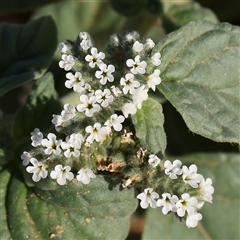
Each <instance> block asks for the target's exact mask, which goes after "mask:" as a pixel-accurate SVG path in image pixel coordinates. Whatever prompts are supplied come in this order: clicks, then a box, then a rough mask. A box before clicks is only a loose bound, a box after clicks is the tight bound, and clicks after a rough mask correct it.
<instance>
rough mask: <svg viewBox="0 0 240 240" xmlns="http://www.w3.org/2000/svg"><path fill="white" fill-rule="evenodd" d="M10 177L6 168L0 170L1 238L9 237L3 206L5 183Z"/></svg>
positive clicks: (4, 207) (5, 190) (6, 183)
mask: <svg viewBox="0 0 240 240" xmlns="http://www.w3.org/2000/svg"><path fill="white" fill-rule="evenodd" d="M9 179H10V173H9V172H8V171H6V170H4V171H1V172H0V212H1V214H0V233H1V239H4V240H5V239H6V240H7V239H11V236H10V232H9V229H8V225H7V213H6V206H5V197H6V193H7V185H8V182H9Z"/></svg>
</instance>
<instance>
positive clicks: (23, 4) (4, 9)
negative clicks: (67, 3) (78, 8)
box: [0, 0, 58, 13]
mask: <svg viewBox="0 0 240 240" xmlns="http://www.w3.org/2000/svg"><path fill="white" fill-rule="evenodd" d="M56 1H58V0H41V1H39V0H15V1H8V0H1V8H0V13H8V12H11V11H14V12H16V11H29V10H31V9H33V8H36V7H39V6H41V5H44V4H48V3H51V2H56Z"/></svg>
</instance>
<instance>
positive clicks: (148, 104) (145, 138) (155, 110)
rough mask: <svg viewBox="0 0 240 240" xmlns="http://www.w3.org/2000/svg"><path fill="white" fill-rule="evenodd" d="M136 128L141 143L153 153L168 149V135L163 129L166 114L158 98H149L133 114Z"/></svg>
mask: <svg viewBox="0 0 240 240" xmlns="http://www.w3.org/2000/svg"><path fill="white" fill-rule="evenodd" d="M132 120H133V123H134V126H135V129H136V136H137V137H138V138H139V139H140V142H141V144H142V145H143V146H144V148H146V149H147V150H149V151H150V152H151V153H158V152H161V153H162V154H164V151H165V149H166V135H165V132H164V129H163V123H164V115H163V113H162V106H161V104H160V103H158V102H157V101H156V100H154V99H152V98H148V99H147V100H146V101H144V102H143V104H142V108H141V109H138V111H137V113H136V114H134V115H133V116H132Z"/></svg>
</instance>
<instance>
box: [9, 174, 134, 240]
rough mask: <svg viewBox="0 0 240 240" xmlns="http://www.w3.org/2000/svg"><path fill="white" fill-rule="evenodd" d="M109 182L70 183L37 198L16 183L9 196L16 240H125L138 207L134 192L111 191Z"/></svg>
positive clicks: (11, 226)
mask: <svg viewBox="0 0 240 240" xmlns="http://www.w3.org/2000/svg"><path fill="white" fill-rule="evenodd" d="M106 179H107V178H106ZM107 181H108V179H107ZM107 181H106V180H105V179H104V178H103V177H102V176H97V178H96V179H92V180H91V182H90V184H88V185H83V184H81V183H79V182H77V183H68V185H66V186H59V187H58V189H57V190H55V191H41V190H39V191H37V195H36V194H35V193H34V192H32V191H31V190H30V189H29V190H27V189H26V186H25V185H24V184H23V183H22V182H20V181H19V180H17V179H13V180H12V182H11V184H10V186H9V190H8V192H9V194H8V196H7V209H8V216H9V227H10V230H11V235H12V237H13V239H24V238H26V237H28V238H29V239H49V238H54V237H56V238H58V239H112V238H113V236H116V237H117V238H118V239H125V238H126V236H127V234H128V231H129V225H130V221H129V219H130V215H131V213H132V212H133V211H134V210H135V208H136V204H137V201H136V199H135V198H134V190H133V189H123V190H119V185H117V186H115V187H114V188H113V189H111V190H110V189H109V183H108V182H107ZM38 195H40V197H39V196H38ZM68 203H69V204H68Z"/></svg>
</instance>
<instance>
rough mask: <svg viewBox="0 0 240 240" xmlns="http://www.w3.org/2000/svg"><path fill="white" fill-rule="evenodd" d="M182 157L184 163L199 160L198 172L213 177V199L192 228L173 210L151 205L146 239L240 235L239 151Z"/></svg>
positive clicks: (211, 237)
mask: <svg viewBox="0 0 240 240" xmlns="http://www.w3.org/2000/svg"><path fill="white" fill-rule="evenodd" d="M176 158H179V157H176ZM179 159H181V160H182V161H183V163H184V164H186V163H195V164H197V166H198V172H199V173H201V174H202V175H203V176H204V177H205V178H208V177H210V178H211V179H212V180H213V186H214V188H215V192H214V194H213V203H212V204H211V203H205V204H204V206H203V208H202V209H201V210H200V212H201V214H202V216H203V219H202V220H201V221H200V222H199V223H198V226H197V227H196V228H192V229H188V228H187V226H186V225H185V223H179V222H178V221H177V219H174V215H173V214H169V215H163V214H162V211H161V209H160V208H158V209H149V210H148V212H147V217H146V221H145V222H146V225H145V228H144V233H143V239H157V240H159V239H239V238H240V235H239V214H240V199H239V191H240V179H239V167H240V165H239V155H238V154H230V153H229V154H227V153H206V154H204V153H202V154H193V155H188V156H185V157H184V158H179ZM172 160H174V159H172Z"/></svg>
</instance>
